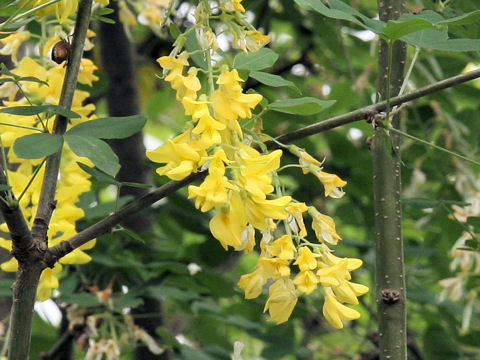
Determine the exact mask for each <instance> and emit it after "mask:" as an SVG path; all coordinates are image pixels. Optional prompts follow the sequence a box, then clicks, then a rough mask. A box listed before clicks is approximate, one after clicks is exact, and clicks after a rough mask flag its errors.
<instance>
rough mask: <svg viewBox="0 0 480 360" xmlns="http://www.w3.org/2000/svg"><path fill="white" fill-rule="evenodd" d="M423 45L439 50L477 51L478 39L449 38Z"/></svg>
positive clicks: (478, 46)
mask: <svg viewBox="0 0 480 360" xmlns="http://www.w3.org/2000/svg"><path fill="white" fill-rule="evenodd" d="M425 47H426V48H429V49H433V50H441V51H456V52H465V51H479V50H480V39H449V40H445V41H441V42H438V43H430V44H428V45H427V46H425Z"/></svg>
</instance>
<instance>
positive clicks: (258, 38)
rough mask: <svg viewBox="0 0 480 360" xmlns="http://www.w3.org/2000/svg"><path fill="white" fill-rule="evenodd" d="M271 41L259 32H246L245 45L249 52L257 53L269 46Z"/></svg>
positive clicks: (267, 36)
mask: <svg viewBox="0 0 480 360" xmlns="http://www.w3.org/2000/svg"><path fill="white" fill-rule="evenodd" d="M270 40H271V37H270V36H269V35H265V34H262V33H261V32H260V31H257V30H248V31H246V32H245V45H246V47H247V49H248V51H251V52H257V51H258V50H260V49H261V48H262V47H264V46H265V45H267V44H268V43H269V42H270Z"/></svg>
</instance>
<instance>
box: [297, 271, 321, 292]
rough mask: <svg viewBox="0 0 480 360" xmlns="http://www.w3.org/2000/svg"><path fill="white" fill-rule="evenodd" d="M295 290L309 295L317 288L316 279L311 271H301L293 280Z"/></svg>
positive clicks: (317, 281)
mask: <svg viewBox="0 0 480 360" xmlns="http://www.w3.org/2000/svg"><path fill="white" fill-rule="evenodd" d="M293 283H294V284H295V285H297V289H298V290H299V291H301V292H303V293H305V294H307V295H308V294H311V293H312V292H313V290H315V289H316V288H317V284H318V283H319V280H318V277H317V276H315V274H314V273H313V272H312V271H301V272H299V273H298V274H297V276H295V278H294V279H293Z"/></svg>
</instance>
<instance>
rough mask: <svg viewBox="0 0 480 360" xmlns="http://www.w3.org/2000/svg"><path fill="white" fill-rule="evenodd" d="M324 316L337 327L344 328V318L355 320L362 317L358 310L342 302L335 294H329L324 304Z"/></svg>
mask: <svg viewBox="0 0 480 360" xmlns="http://www.w3.org/2000/svg"><path fill="white" fill-rule="evenodd" d="M323 316H325V319H327V321H328V322H329V323H330V325H332V326H333V327H334V328H336V329H342V328H343V322H342V321H343V320H355V319H358V318H359V317H360V313H359V312H358V311H357V310H354V309H351V308H349V307H348V306H345V305H343V304H342V303H340V302H339V301H338V300H337V299H336V298H335V296H333V295H331V294H327V295H326V296H325V303H324V304H323Z"/></svg>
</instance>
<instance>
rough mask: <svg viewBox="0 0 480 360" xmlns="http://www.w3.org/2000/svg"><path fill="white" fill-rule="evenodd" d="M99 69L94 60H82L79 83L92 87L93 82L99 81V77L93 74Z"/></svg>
mask: <svg viewBox="0 0 480 360" xmlns="http://www.w3.org/2000/svg"><path fill="white" fill-rule="evenodd" d="M97 69H98V67H97V66H96V65H95V64H94V63H93V61H92V60H90V59H82V61H81V63H80V69H79V72H78V82H79V83H81V84H86V85H89V86H92V82H94V81H97V80H98V76H96V75H94V74H93V72H94V71H95V70H97Z"/></svg>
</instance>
